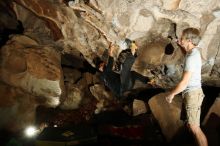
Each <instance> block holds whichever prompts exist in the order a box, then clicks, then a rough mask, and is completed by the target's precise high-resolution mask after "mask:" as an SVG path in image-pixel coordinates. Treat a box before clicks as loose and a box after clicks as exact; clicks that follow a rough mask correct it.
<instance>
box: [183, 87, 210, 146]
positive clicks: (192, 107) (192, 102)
mask: <svg viewBox="0 0 220 146" xmlns="http://www.w3.org/2000/svg"><path fill="white" fill-rule="evenodd" d="M203 98H204V94H203V92H202V90H200V89H198V90H194V91H190V92H187V93H185V94H184V100H183V101H184V104H185V109H186V121H187V125H188V128H189V129H190V131H191V132H192V134H193V135H194V137H195V140H196V142H197V144H198V146H208V142H207V139H206V136H205V134H204V133H203V131H202V130H201V128H200V114H201V105H202V101H203Z"/></svg>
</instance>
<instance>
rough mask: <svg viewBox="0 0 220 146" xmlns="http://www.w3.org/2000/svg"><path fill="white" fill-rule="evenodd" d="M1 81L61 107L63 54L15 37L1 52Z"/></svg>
mask: <svg viewBox="0 0 220 146" xmlns="http://www.w3.org/2000/svg"><path fill="white" fill-rule="evenodd" d="M1 58H2V60H1V80H3V81H4V82H5V83H7V84H9V85H11V86H14V87H18V88H21V89H23V90H24V91H26V92H28V93H30V94H33V95H36V96H41V97H46V98H50V99H52V100H53V102H52V103H51V104H53V105H54V106H56V105H58V104H59V98H60V97H61V95H62V93H63V88H64V87H63V80H62V70H61V65H60V54H59V53H58V52H57V51H56V50H55V49H54V48H53V47H51V46H39V45H38V44H37V42H36V41H34V40H32V39H31V38H29V37H27V36H20V35H18V36H14V37H13V38H11V40H10V41H8V42H7V44H6V45H5V46H4V47H2V49H1Z"/></svg>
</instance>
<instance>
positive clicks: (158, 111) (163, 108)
mask: <svg viewBox="0 0 220 146" xmlns="http://www.w3.org/2000/svg"><path fill="white" fill-rule="evenodd" d="M166 95H167V94H166V93H161V94H158V95H155V96H153V97H152V98H151V99H150V100H149V102H148V103H149V106H150V109H151V111H152V113H153V115H154V117H155V118H156V119H157V121H158V123H159V125H160V128H161V130H162V133H163V134H164V136H165V138H166V139H167V141H171V140H173V138H174V137H175V136H176V135H177V134H179V133H178V132H179V131H180V129H181V128H182V127H183V126H184V122H183V121H181V120H180V115H181V107H182V106H181V105H182V103H181V102H182V98H181V96H176V97H175V98H174V100H173V101H172V103H171V104H169V103H168V102H167V101H166V100H165V96H166Z"/></svg>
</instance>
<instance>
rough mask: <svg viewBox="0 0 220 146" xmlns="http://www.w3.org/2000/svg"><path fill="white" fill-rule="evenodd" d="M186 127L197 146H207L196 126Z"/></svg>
mask: <svg viewBox="0 0 220 146" xmlns="http://www.w3.org/2000/svg"><path fill="white" fill-rule="evenodd" d="M187 126H188V128H189V129H190V131H191V132H192V134H193V136H194V137H195V140H196V142H197V144H198V146H208V141H207V139H206V136H205V134H204V133H203V131H202V130H201V128H200V127H199V126H198V125H195V124H188V125H187Z"/></svg>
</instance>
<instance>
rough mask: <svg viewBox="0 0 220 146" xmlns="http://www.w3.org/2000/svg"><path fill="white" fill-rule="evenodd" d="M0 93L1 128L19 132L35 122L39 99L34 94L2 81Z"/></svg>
mask: <svg viewBox="0 0 220 146" xmlns="http://www.w3.org/2000/svg"><path fill="white" fill-rule="evenodd" d="M0 95H1V100H0V114H1V116H2V118H1V122H0V129H2V128H5V129H8V130H10V131H11V132H17V131H19V130H22V129H24V128H26V126H28V125H32V124H33V123H34V122H35V108H36V107H37V106H38V101H37V100H36V98H34V96H32V95H31V94H29V93H25V92H23V91H21V90H20V89H18V88H14V87H11V86H8V85H6V84H3V83H0Z"/></svg>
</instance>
